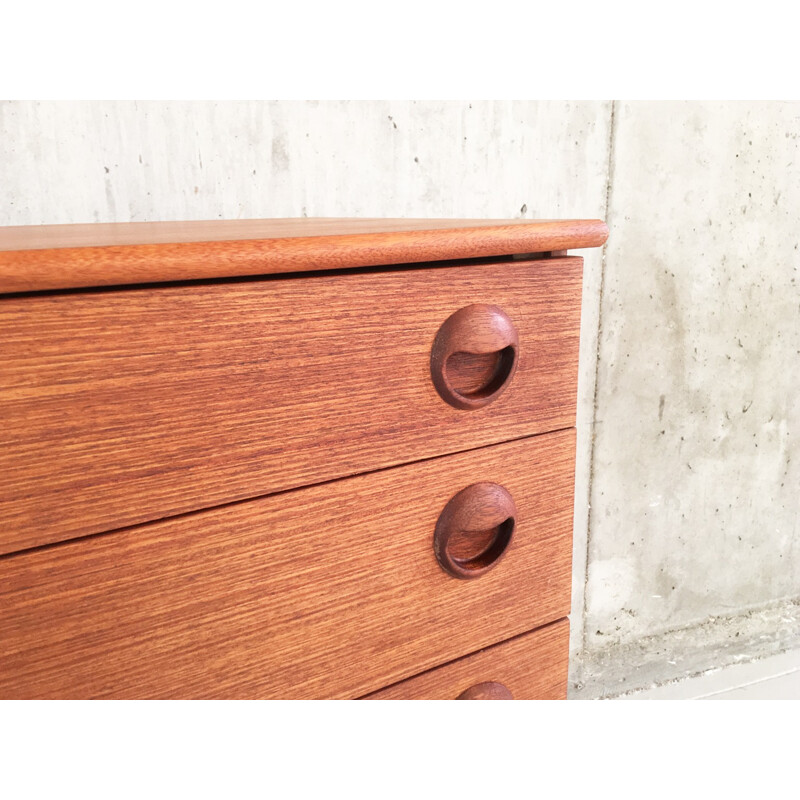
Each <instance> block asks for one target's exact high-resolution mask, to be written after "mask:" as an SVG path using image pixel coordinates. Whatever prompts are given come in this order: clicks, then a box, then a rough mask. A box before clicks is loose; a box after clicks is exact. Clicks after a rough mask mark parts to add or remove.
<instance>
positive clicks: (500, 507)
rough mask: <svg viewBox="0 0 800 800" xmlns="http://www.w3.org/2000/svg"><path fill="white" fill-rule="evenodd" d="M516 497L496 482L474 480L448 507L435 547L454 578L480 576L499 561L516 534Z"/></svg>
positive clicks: (439, 526) (454, 497)
mask: <svg viewBox="0 0 800 800" xmlns="http://www.w3.org/2000/svg"><path fill="white" fill-rule="evenodd" d="M516 516H517V508H516V506H515V505H514V499H513V498H512V497H511V495H510V494H509V493H508V491H506V489H504V488H503V487H502V486H500V485H498V484H496V483H473V484H472V486H467V488H466V489H462V490H461V491H460V492H459V493H458V494H456V495H454V496H453V497H452V498H451V499H450V501H449V502H448V503H447V505H446V506H445V507H444V509H443V511H442V513H441V514H440V515H439V519H438V521H437V523H436V530H435V531H434V534H433V551H434V553H435V554H436V558H437V559H438V561H439V564H440V565H441V567H442V569H443V570H444V571H445V572H447V573H449V574H450V575H452V576H453V577H454V578H478V577H480V576H481V575H483V574H485V573H486V572H488V571H489V570H490V569H491V568H492V567H494V566H495V564H497V562H498V561H499V560H500V558H501V557H502V556H503V554H504V553H505V552H506V549H507V548H508V545H509V544H510V543H511V537H512V536H513V534H514V524H515V520H516Z"/></svg>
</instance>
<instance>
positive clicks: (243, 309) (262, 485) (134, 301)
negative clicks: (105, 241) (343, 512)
mask: <svg viewBox="0 0 800 800" xmlns="http://www.w3.org/2000/svg"><path fill="white" fill-rule="evenodd" d="M581 264H582V262H581V259H580V258H560V259H555V260H552V261H549V260H541V261H530V262H522V261H520V262H506V263H497V264H481V265H477V266H455V267H440V268H428V269H412V270H396V271H387V272H374V273H361V274H343V275H325V276H320V277H314V278H303V279H285V278H284V279H280V280H265V281H246V282H242V283H222V284H213V285H185V286H174V287H165V288H142V289H128V290H120V291H103V292H86V293H84V292H75V293H65V294H54V295H39V296H33V297H22V298H15V297H8V298H0V341H1V342H2V343H3V344H2V349H3V358H2V359H0V419H2V420H3V425H2V426H1V427H0V476H2V479H1V480H0V553H4V552H14V551H16V550H22V549H24V548H30V547H35V546H38V545H42V544H47V543H51V542H57V541H63V540H66V539H70V538H74V537H77V536H83V535H86V534H91V533H97V532H101V531H107V530H111V529H114V528H122V527H125V526H128V525H134V524H138V523H140V522H147V521H150V520H154V519H162V518H164V517H168V516H172V515H175V514H181V513H185V512H187V511H194V510H197V509H200V508H209V507H212V506H215V505H219V504H221V503H226V502H231V501H234V500H241V499H245V498H248V497H255V496H260V495H265V494H269V493H272V492H277V491H283V490H286V489H293V488H297V487H299V486H304V485H309V484H313V483H318V482H320V481H324V480H331V479H335V478H340V477H344V476H346V475H354V474H357V473H360V472H366V471H369V470H375V469H382V468H385V467H389V466H394V465H398V464H403V463H406V462H409V461H416V460H419V459H422V458H430V457H433V456H438V455H443V454H445V453H449V452H457V451H459V450H466V449H469V448H474V447H480V446H484V445H488V444H493V443H497V442H502V441H506V440H508V439H512V438H519V437H522V436H526V435H531V434H537V433H544V432H546V431H552V430H557V429H560V428H567V427H570V426H572V425H573V424H574V417H575V403H576V395H577V391H576V381H577V364H578V361H577V356H578V337H579V317H580V299H581ZM474 306H482V307H484V308H485V306H492V307H496V308H497V309H500V311H501V312H502V314H503V315H505V317H507V319H508V320H510V323H511V324H512V325H513V326H514V328H515V331H516V334H517V336H518V343H517V346H516V349H517V354H518V357H517V360H516V371H515V372H514V373H513V376H512V377H511V378H510V380H509V381H508V386H507V388H505V390H504V391H503V393H502V394H500V395H498V396H497V399H496V400H494V401H493V402H491V403H489V404H488V405H483V406H482V407H479V408H466V409H465V408H462V407H456V406H454V405H452V404H450V403H448V402H446V401H445V400H444V399H443V397H442V396H441V394H440V392H439V391H438V390H437V388H436V386H435V385H434V381H433V373H434V365H433V364H432V351H433V349H434V343H435V342H436V341H440V343H442V340H440V339H439V338H438V334H439V332H440V331H442V329H443V326H444V323H445V322H446V321H447V320H448V319H450V318H451V317H453V315H454V314H456V312H460V311H462V310H463V309H465V308H469V307H474ZM500 319H502V317H500ZM493 321H494V320H493V318H491V317H488V316H487V315H486V314H485V313H484V314H481V313H477V314H475V315H473V316H470V315H469V314H467V316H466V317H464V318H460V319H459V320H458V324H457V325H455V326H453V325H451V326H450V328H449V329H448V330H446V331H445V333H446V334H447V335H446V336H445V337H444V341H443V343H442V347H441V348H440V349H439V350H438V351H437V352H438V353H439V355H440V356H441V362H440V363H438V366H437V367H436V368H437V369H439V374H440V376H441V375H442V374H443V372H442V371H443V370H444V369H445V367H446V370H447V374H448V375H450V380H451V382H452V384H453V386H454V387H455V388H457V389H459V390H460V391H461V392H462V393H463V396H465V397H467V398H468V400H470V401H471V400H474V399H476V398H477V399H478V400H480V399H481V390H482V388H485V387H484V384H486V385H487V386H489V385H491V384H492V383H495V382H497V381H502V378H503V374H502V373H503V371H504V370H505V369H507V368H508V364H507V363H505V361H504V359H503V358H502V357H501V358H499V359H498V361H494V360H493V359H494V354H493V352H492V351H497V352H498V353H500V354H502V353H503V352H505V351H506V350H508V348H507V347H504V345H505V344H506V343H507V342H508V341H509V338H508V336H506V335H505V334H507V333H508V331H506V330H503V329H502V328H501V329H496V330H492V329H491V324H492V322H493ZM473 350H477V351H478V352H479V353H483V356H478V357H473V356H470V355H468V353H469V352H472V351H473ZM461 351H464V352H461ZM487 351H488V352H487ZM448 354H450V355H451V356H452V357H451V358H449V359H447V356H448ZM445 360H447V365H445V364H444V361H445ZM494 373H497V374H494ZM445 388H447V387H445ZM490 388H491V387H490Z"/></svg>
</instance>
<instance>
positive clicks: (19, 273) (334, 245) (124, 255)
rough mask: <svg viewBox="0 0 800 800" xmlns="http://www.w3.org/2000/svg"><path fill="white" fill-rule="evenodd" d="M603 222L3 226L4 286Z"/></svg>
mask: <svg viewBox="0 0 800 800" xmlns="http://www.w3.org/2000/svg"><path fill="white" fill-rule="evenodd" d="M607 237H608V228H607V226H606V224H605V223H604V222H602V221H600V220H538V221H531V220H519V219H516V220H485V219H484V220H467V219H461V220H458V219H332V218H331V219H308V218H302V219H274V220H212V221H200V222H131V223H120V224H87V225H34V226H24V227H5V228H0V293H8V292H28V291H42V290H51V289H69V288H80V287H88V286H114V285H126V284H135V283H156V282H164V281H183V280H207V279H213V278H225V277H238V276H248V275H268V274H280V273H290V272H308V271H312V270H330V269H350V268H355V267H372V266H385V265H389V264H410V263H421V262H426V261H449V260H456V259H465V258H481V257H488V256H501V255H513V254H518V253H537V252H549V251H553V250H572V249H577V248H583V247H599V246H600V245H602V244H603V243H604V242H605V240H606V238H607Z"/></svg>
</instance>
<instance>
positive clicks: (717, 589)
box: [0, 101, 800, 697]
mask: <svg viewBox="0 0 800 800" xmlns="http://www.w3.org/2000/svg"><path fill="white" fill-rule="evenodd" d="M799 212H800V104H780V103H749V102H748V103H673V102H670V103H663V102H658V103H623V102H615V103H611V102H531V101H515V102H510V101H504V102H486V101H482V102H472V103H468V102H460V101H459V102H378V101H359V102H312V101H309V102H289V101H279V102H202V103H198V102H187V103H181V102H170V103H160V102H159V103H156V102H138V103H134V102H63V103H57V102H43V103H24V102H4V103H0V225H29V224H30V225H33V224H45V223H69V222H92V221H97V222H125V221H137V220H169V219H214V218H253V217H284V216H303V215H307V216H376V217H390V216H414V217H426V216H428V217H459V216H465V217H500V218H502V217H528V218H532V219H535V218H553V217H600V218H604V219H606V220H607V221H608V223H609V227H610V229H611V235H610V238H609V242H608V245H607V246H606V248H605V249H604V250H603V251H602V252H600V251H592V252H587V253H585V254H584V255H585V256H586V265H585V267H586V269H585V279H584V298H583V299H584V307H583V319H582V331H581V363H580V375H579V405H578V421H577V425H578V459H577V482H576V501H575V550H574V568H575V577H574V594H573V614H572V650H573V653H572V663H571V696H573V697H599V696H612V695H615V694H620V693H622V692H625V691H629V690H631V689H635V688H639V687H644V686H651V685H653V684H656V683H662V682H665V681H669V680H673V679H676V678H680V677H683V676H686V675H689V674H697V673H699V672H702V671H704V670H707V669H710V668H716V667H719V666H723V665H725V664H729V663H739V662H742V661H747V660H750V659H753V658H758V657H762V656H764V655H767V654H770V653H774V652H779V651H782V650H785V649H787V648H790V647H794V646H798V645H800V624H799V623H798V619H800V615H799V614H798V601H800V538H799V537H800V531H799V530H798V520H799V519H800V508H799V507H798V506H799V504H800V501H798V486H800V449H799V445H798V423H799V422H800V407H795V405H794V403H793V399H794V396H795V395H796V393H797V391H798V390H800V287H799V286H798V267H800V251H799V250H798V243H799V242H800V224H798V223H799V222H800V213H799Z"/></svg>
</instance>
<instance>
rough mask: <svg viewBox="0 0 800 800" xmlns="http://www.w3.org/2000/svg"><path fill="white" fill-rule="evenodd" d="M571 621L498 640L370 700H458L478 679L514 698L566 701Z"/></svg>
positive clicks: (556, 623) (396, 685) (368, 697)
mask: <svg viewBox="0 0 800 800" xmlns="http://www.w3.org/2000/svg"><path fill="white" fill-rule="evenodd" d="M568 662H569V621H568V620H566V619H563V620H560V621H559V622H554V623H552V624H551V625H547V626H545V627H543V628H539V629H538V630H535V631H533V632H532V633H527V634H525V635H523V636H518V637H517V638H515V639H512V640H511V641H508V642H502V643H501V644H496V645H494V646H493V647H489V648H487V649H486V650H481V651H480V652H478V653H473V654H472V655H469V656H466V657H465V658H460V659H458V661H454V662H452V663H451V664H445V665H444V666H443V667H438V668H436V669H432V670H431V671H430V672H425V673H423V674H422V675H417V676H416V677H415V678H410V679H409V680H407V681H403V682H402V683H398V684H395V685H394V686H390V687H389V688H388V689H383V690H382V691H380V692H375V693H374V694H371V695H368V696H367V697H366V698H364V699H366V700H455V699H456V698H458V697H459V695H461V694H462V693H463V692H465V691H467V690H469V689H470V688H471V687H473V686H475V685H476V684H479V683H485V682H490V681H491V682H496V683H500V684H502V685H503V686H504V687H506V688H507V689H508V690H509V691H510V692H511V695H512V697H513V699H514V700H565V699H566V697H567V670H568Z"/></svg>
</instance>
